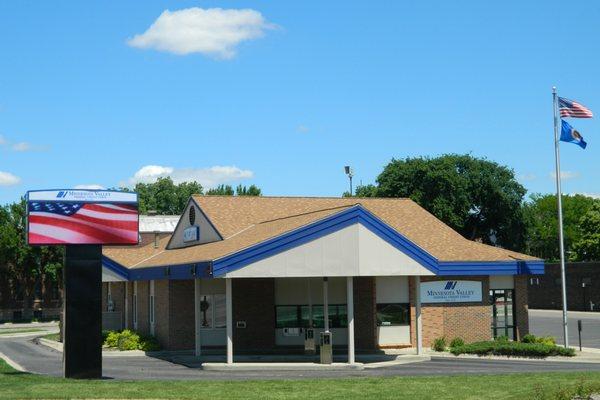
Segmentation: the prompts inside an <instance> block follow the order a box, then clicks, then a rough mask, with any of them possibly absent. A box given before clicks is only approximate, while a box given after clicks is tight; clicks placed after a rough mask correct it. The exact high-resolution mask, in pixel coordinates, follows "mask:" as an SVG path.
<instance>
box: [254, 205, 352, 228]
mask: <svg viewBox="0 0 600 400" xmlns="http://www.w3.org/2000/svg"><path fill="white" fill-rule="evenodd" d="M357 205H359V204H345V205H343V206H335V207H328V208H320V209H318V210H312V211H307V212H303V213H300V214H292V215H286V216H285V217H279V218H273V219H266V220H264V221H260V222H257V223H256V225H260V224H267V223H269V222H275V221H281V220H284V219H288V218H295V217H300V216H302V215H309V214H315V213H318V212H323V211H331V210H337V209H342V208H350V207H355V206H357Z"/></svg>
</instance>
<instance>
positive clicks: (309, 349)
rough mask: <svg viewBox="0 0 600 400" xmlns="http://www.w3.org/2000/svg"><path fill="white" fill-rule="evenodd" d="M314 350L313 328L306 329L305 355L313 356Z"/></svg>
mask: <svg viewBox="0 0 600 400" xmlns="http://www.w3.org/2000/svg"><path fill="white" fill-rule="evenodd" d="M316 349H317V347H316V343H315V330H314V329H313V328H306V329H305V330H304V352H305V353H307V354H315V352H316Z"/></svg>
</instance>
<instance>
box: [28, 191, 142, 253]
mask: <svg viewBox="0 0 600 400" xmlns="http://www.w3.org/2000/svg"><path fill="white" fill-rule="evenodd" d="M26 198H27V243H28V244H30V245H60V244H104V245H136V244H138V238H139V235H138V230H139V220H138V197H137V193H131V192H118V191H112V190H75V189H73V190H69V189H67V190H34V191H30V192H27V196H26Z"/></svg>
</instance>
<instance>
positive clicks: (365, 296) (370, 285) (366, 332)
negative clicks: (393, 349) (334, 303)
mask: <svg viewBox="0 0 600 400" xmlns="http://www.w3.org/2000/svg"><path fill="white" fill-rule="evenodd" d="M376 306H377V304H376V297H375V278H373V277H356V278H354V340H355V346H356V348H357V349H364V350H368V349H375V348H376V347H377V321H376V314H375V311H376Z"/></svg>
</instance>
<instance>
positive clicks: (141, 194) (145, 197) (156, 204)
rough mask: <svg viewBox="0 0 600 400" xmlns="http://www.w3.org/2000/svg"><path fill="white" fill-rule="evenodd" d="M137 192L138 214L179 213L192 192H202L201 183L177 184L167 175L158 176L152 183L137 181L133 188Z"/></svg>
mask: <svg viewBox="0 0 600 400" xmlns="http://www.w3.org/2000/svg"><path fill="white" fill-rule="evenodd" d="M133 190H134V191H135V192H137V194H138V202H139V211H140V214H147V213H148V212H149V211H155V212H156V213H157V214H159V215H179V214H181V213H182V212H183V210H184V208H185V206H186V204H187V202H188V200H189V198H190V196H191V195H193V194H202V190H203V189H202V185H200V184H199V183H197V182H182V183H180V184H178V185H175V184H174V183H173V180H172V179H171V178H169V177H166V178H158V180H157V181H156V182H154V183H138V184H136V185H135V187H134V188H133Z"/></svg>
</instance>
